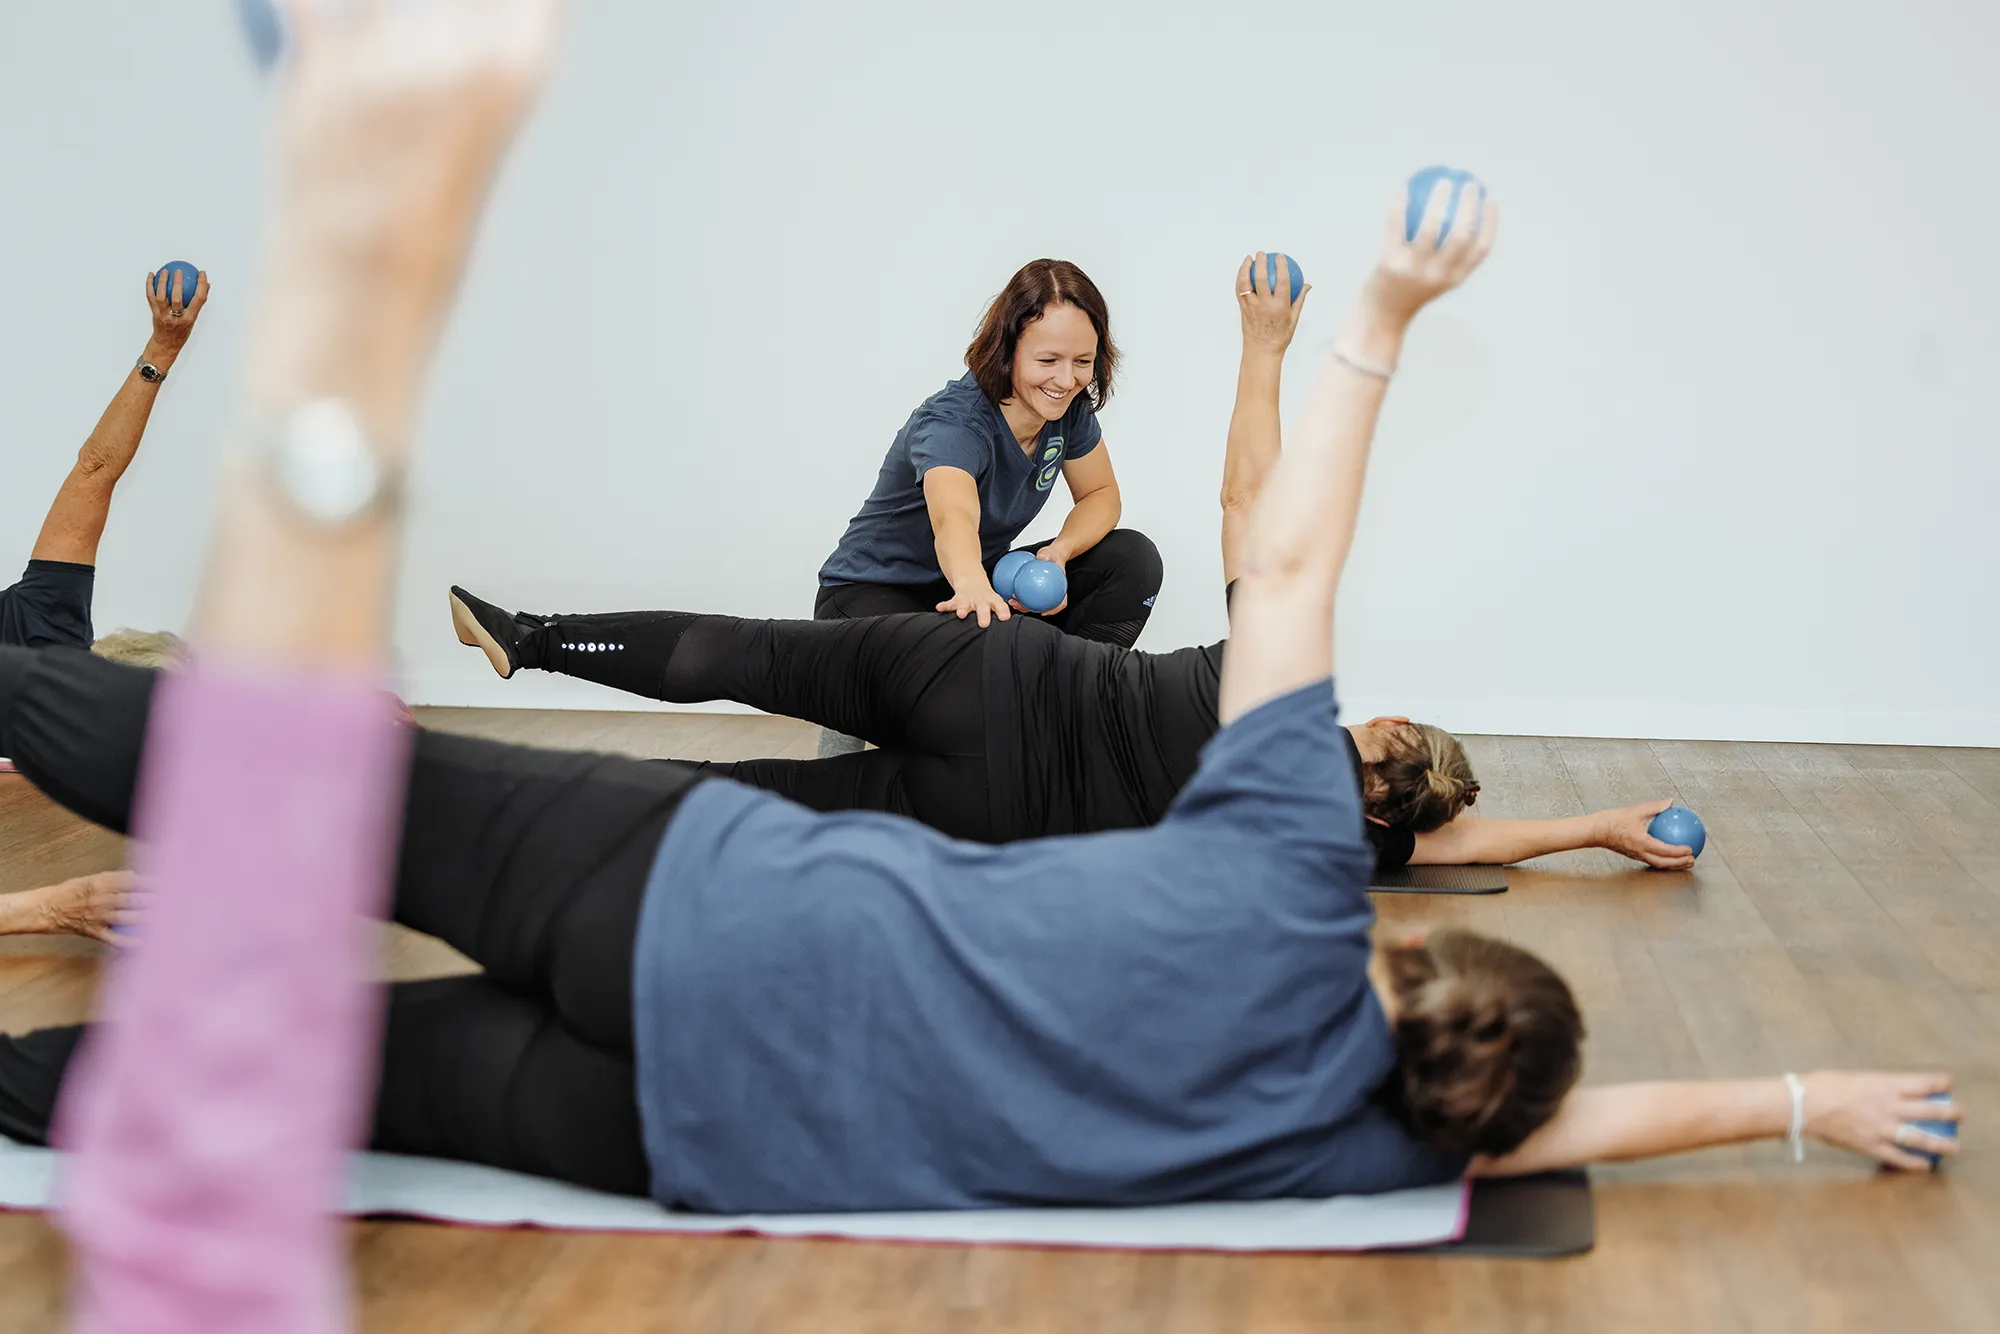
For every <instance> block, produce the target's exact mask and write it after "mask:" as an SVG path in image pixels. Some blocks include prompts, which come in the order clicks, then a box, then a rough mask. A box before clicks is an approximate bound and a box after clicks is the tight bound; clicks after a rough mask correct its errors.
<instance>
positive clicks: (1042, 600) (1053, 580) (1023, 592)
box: [1014, 560, 1069, 612]
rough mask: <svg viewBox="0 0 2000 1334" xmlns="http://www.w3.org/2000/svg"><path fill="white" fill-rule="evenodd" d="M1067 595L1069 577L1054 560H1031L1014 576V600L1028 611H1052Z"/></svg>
mask: <svg viewBox="0 0 2000 1334" xmlns="http://www.w3.org/2000/svg"><path fill="white" fill-rule="evenodd" d="M1068 596H1069V577H1068V576H1067V575H1065V574H1064V573H1063V572H1062V566H1060V565H1058V564H1056V563H1055V562H1054V561H1048V560H1031V561H1029V562H1028V563H1027V564H1026V565H1023V566H1022V567H1021V572H1020V573H1019V574H1017V575H1015V576H1014V601H1016V602H1018V603H1020V604H1021V605H1022V606H1024V607H1026V608H1027V609H1028V610H1029V611H1033V612H1044V611H1054V610H1055V609H1056V608H1057V607H1060V606H1061V605H1062V601H1063V599H1064V598H1066V597H1068Z"/></svg>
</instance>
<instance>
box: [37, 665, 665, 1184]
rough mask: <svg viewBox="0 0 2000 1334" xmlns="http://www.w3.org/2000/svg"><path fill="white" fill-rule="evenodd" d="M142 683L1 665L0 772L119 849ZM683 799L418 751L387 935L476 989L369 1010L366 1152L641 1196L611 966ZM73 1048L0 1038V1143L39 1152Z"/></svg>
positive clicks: (628, 1034) (617, 984)
mask: <svg viewBox="0 0 2000 1334" xmlns="http://www.w3.org/2000/svg"><path fill="white" fill-rule="evenodd" d="M154 679H155V674H154V673H153V672H150V671H146V670H143V669H139V668H133V667H121V666H118V665H116V664H113V663H108V662H105V661H103V660H102V659H99V658H95V657H92V656H91V655H89V654H87V653H79V652H73V651H70V650H63V649H47V650H40V651H35V652H30V651H26V650H20V649H0V753H5V754H7V755H9V756H10V757H11V758H12V759H13V760H14V762H15V763H16V764H17V765H18V766H19V767H20V769H21V772H22V773H24V774H26V775H27V776H28V777H29V778H30V779H32V780H33V781H34V782H35V784H36V785H37V786H38V787H40V788H41V789H42V790H43V791H44V792H46V793H47V794H48V795H49V796H51V797H52V798H54V799H55V800H57V801H59V802H61V803H63V804H64V805H66V806H68V807H69V808H70V809H72V810H74V811H76V812H77V813H78V814H80V815H83V816H85V817H87V818H89V819H92V820H95V821H96V822H98V823H100V824H103V825H106V826H107V827H109V828H112V829H116V830H120V831H124V830H126V829H128V828H129V823H130V815H131V805H132V789H133V784H134V779H135V776H136V774H137V771H138V760H139V753H140V750H141V746H142V742H143V739H144V735H145V726H146V720H147V716H148V713H149V712H150V708H151V699H152V690H153V684H154ZM700 778H701V773H700V770H699V769H698V768H697V767H696V766H693V765H684V764H678V763H675V762H671V761H650V762H649V761H641V760H629V759H622V758H618V757H613V756H604V755H587V754H575V753H569V752H562V751H543V750H531V749H528V748H526V747H521V746H509V745H504V744H501V743H498V742H493V741H483V740H478V739H475V738H470V737H457V736H447V735H443V734H439V733H435V732H423V731H420V732H419V733H418V735H417V743H416V746H415V748H414V755H413V759H412V764H411V771H410V782H409V787H408V796H407V799H406V802H405V807H404V829H403V839H402V847H401V852H400V855H399V861H398V867H397V875H396V892H395V909H394V916H395V919H396V920H397V921H399V922H402V923H403V924H405V925H407V926H410V927H413V928H415V929H416V930H419V931H424V932H428V933H429V934H431V935H434V936H437V937H439V938H440V939H442V940H444V941H445V942H446V943H447V944H450V945H452V946H453V947H454V948H456V949H458V950H459V951H460V952H461V953H464V954H465V955H467V956H469V957H470V958H472V959H473V960H474V961H475V962H477V963H479V964H481V965H482V966H483V967H484V968H485V970H486V971H485V972H484V973H483V974H482V975H480V976H477V977H462V978H445V979H438V980H434V981H428V982H414V983H399V984H397V985H395V986H392V987H391V988H390V989H389V991H390V995H389V1006H388V1027H387V1030H386V1032H385V1035H384V1039H383V1047H382V1067H381V1079H380V1082H379V1085H378V1091H377V1095H376V1102H375V1118H374V1130H373V1134H372V1137H371V1141H372V1143H373V1145H374V1147H376V1148H379V1149H385V1150H390V1151H394V1152H398V1153H415V1154H426V1155H430V1156H434V1157H443V1158H458V1159H463V1160H465V1161H468V1162H476V1163H486V1164H490V1165H492V1166H495V1167H505V1168H510V1169H512V1170H515V1171H520V1172H530V1173H534V1174H536V1175H539V1176H547V1177H554V1178H556V1179H559V1180H563V1181H571V1182H575V1183H577V1184H579V1185H585V1186H592V1187H595V1188H597V1189H600V1190H609V1191H616V1192H619V1193H623V1194H629V1195H643V1194H645V1193H647V1189H648V1185H649V1173H648V1170H647V1166H646V1157H645V1151H644V1147H643V1139H642V1137H641V1134H640V1127H639V1110H638V1098H637V1092H636V1088H635V1085H634V1082H633V1051H632V1041H633V1036H632V951H633V944H634V940H635V937H636V934H637V928H638V919H639V910H640V906H641V904H642V902H643V900H644V896H645V889H646V879H647V875H648V873H649V871H650V870H651V867H652V862H653V858H654V854H655V852H656V851H657V849H658V846H659V843H660V840H661V838H662V836H663V835H664V833H665V831H666V828H667V825H668V823H669V822H670V821H671V820H672V818H673V815H674V812H675V810H676V809H677V808H678V807H679V805H680V802H681V800H682V798H683V797H684V796H685V795H686V794H687V792H688V790H689V789H690V788H692V787H693V786H694V784H695V783H696V782H698V781H700ZM80 1032H81V1030H79V1029H76V1028H69V1029H49V1030H44V1031H42V1032H39V1033H31V1034H29V1035H28V1036H26V1037H22V1038H6V1039H0V1131H4V1132H5V1133H7V1134H9V1135H11V1136H13V1137H14V1138H16V1139H22V1140H27V1141H30V1142H42V1141H43V1140H44V1139H45V1137H46V1135H47V1133H48V1124H49V1117H50V1115H51V1113H52V1111H53V1108H54V1104H55V1095H56V1092H57V1091H58V1089H59V1088H60V1085H61V1078H62V1072H63V1069H64V1068H65V1067H66V1066H67V1063H68V1059H69V1054H70V1052H71V1051H72V1050H73V1049H74V1048H75V1046H76V1043H77V1040H78V1036H79V1034H80Z"/></svg>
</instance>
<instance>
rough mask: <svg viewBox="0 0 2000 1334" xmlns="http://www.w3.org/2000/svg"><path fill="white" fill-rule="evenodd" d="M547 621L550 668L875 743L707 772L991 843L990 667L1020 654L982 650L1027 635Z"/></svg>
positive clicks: (703, 619)
mask: <svg viewBox="0 0 2000 1334" xmlns="http://www.w3.org/2000/svg"><path fill="white" fill-rule="evenodd" d="M546 619H548V620H550V621H552V622H553V623H552V624H551V625H549V627H548V629H547V632H546V636H545V639H546V642H545V644H544V646H543V649H542V655H541V660H542V664H543V667H544V669H545V670H548V671H552V672H560V673H562V674H563V675H566V676H574V677H578V678H580V679H582V680H585V681H595V682H597V683H598V684H599V685H606V686H611V687H613V688H614V689H617V690H623V691H626V692H628V693H630V694H634V695H643V696H645V697H646V698H648V699H661V700H671V701H673V702H675V703H680V704H699V703H702V702H704V701H707V700H717V699H728V700H735V701H736V702H737V703H739V704H748V705H750V706H751V707H753V708H757V709H762V710H764V711H765V712H766V713H775V714H780V715H783V716H786V717H792V718H803V719H805V720H806V721H807V722H812V723H818V724H819V725H821V726H822V727H830V728H832V729H833V730H835V731H837V732H844V733H846V734H848V735H850V736H857V737H860V738H861V739H862V740H864V741H870V742H873V743H874V744H875V745H876V746H878V747H880V749H877V750H867V751H861V752H858V753H856V754H852V755H837V756H833V757H830V758H827V759H818V760H776V759H771V760H744V761H742V762H740V763H736V764H727V765H709V766H704V768H705V769H706V771H707V772H710V773H719V774H721V775H723V776H725V777H729V778H734V779H736V780H737V781H738V782H743V783H749V784H751V785H753V786H756V787H761V788H764V789H766V790H768V791H772V792H777V793H780V794H782V795H783V796H786V797H789V798H791V799H792V800H793V801H796V802H798V803H800V804H801V805H804V806H809V807H811V808H812V809H814V810H820V811H844V810H874V811H892V812H894V813H896V814H898V815H907V816H910V817H911V818H912V819H915V820H919V821H921V822H923V823H924V824H927V825H929V826H931V827H932V828H933V829H939V830H942V831H944V832H945V833H947V834H951V835H953V836H954V837H957V838H974V839H985V840H989V841H990V840H992V839H993V838H994V830H993V818H992V812H991V801H990V797H991V789H990V779H989V776H988V771H987V762H986V756H987V711H986V691H987V681H986V671H987V663H988V662H989V661H991V662H993V663H997V664H1001V665H1002V667H1001V668H999V669H1004V664H1005V663H1008V662H1011V661H1012V657H1011V655H1009V654H1007V653H1005V652H1001V653H997V654H989V653H987V652H986V648H987V636H991V635H1001V634H1003V633H1021V632H1022V631H1023V630H1028V631H1030V632H1033V631H1034V628H1033V627H1025V626H1023V627H1016V628H1011V629H1010V626H995V627H992V628H990V629H987V630H981V629H980V628H979V624H978V622H976V621H974V620H972V619H970V618H968V619H966V620H963V621H961V620H958V619H956V618H954V617H950V616H940V615H938V614H937V613H936V612H923V613H917V614H905V615H901V616H878V617H874V618H871V619H867V620H842V621H828V620H819V621H758V620H746V619H743V618H741V617H736V616H702V615H696V614H694V613H691V612H674V611H635V612H610V613H606V614H602V615H595V616H561V617H552V618H546ZM1040 633H1043V634H1046V633H1047V631H1045V630H1044V631H1040ZM999 688H1002V689H1005V688H1008V687H1007V686H1006V685H1005V683H1004V682H1002V683H1001V684H1000V686H999ZM1009 716H1013V715H1012V714H1011V713H1010V714H1009Z"/></svg>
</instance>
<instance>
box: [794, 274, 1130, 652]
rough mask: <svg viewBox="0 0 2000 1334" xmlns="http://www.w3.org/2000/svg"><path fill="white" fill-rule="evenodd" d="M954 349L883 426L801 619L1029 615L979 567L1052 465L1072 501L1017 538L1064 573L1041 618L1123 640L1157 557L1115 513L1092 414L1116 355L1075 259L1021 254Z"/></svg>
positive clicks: (1042, 493) (1027, 510)
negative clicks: (935, 378) (1037, 539)
mask: <svg viewBox="0 0 2000 1334" xmlns="http://www.w3.org/2000/svg"><path fill="white" fill-rule="evenodd" d="M965 362H966V366H967V368H968V369H967V371H966V373H965V374H964V375H963V376H961V377H960V378H958V379H957V380H954V381H952V382H951V383H950V384H948V385H946V386H945V387H944V388H943V389H940V390H939V391H938V392H937V393H935V394H932V395H931V396H930V397H929V398H927V399H925V400H924V402H923V403H922V405H921V406H919V407H918V408H917V410H916V411H915V412H913V413H911V414H910V419H909V421H907V422H906V423H904V425H903V429H902V430H901V431H899V432H897V433H896V439H895V441H894V443H892V444H891V445H890V446H889V454H888V457H887V458H885V459H884V460H883V461H882V470H881V473H880V474H879V475H878V476H877V477H876V479H875V489H874V491H873V492H871V493H870V494H869V497H868V499H867V501H866V502H865V503H863V505H862V506H861V510H860V512H859V513H857V514H856V515H855V516H854V518H853V519H851V520H850V521H849V522H848V525H847V532H846V533H845V534H844V535H843V536H842V537H841V539H840V545H839V546H838V547H836V548H835V549H834V552H833V554H832V555H831V556H829V557H828V558H827V561H826V564H825V565H823V566H821V567H820V572H819V582H820V589H819V596H818V597H817V598H816V599H815V601H814V604H813V615H814V617H815V618H816V619H819V620H842V619H845V618H847V617H851V616H886V615H893V614H895V613H898V612H913V611H933V610H935V611H949V612H953V613H956V614H957V615H958V616H959V617H960V618H961V619H963V618H964V617H967V616H974V617H977V618H978V621H979V624H981V625H982V626H983V625H987V624H990V623H991V622H992V621H993V620H994V619H999V620H1003V621H1004V620H1006V619H1008V617H1009V616H1010V615H1012V614H1014V613H1015V612H1022V613H1024V614H1031V613H1026V609H1025V608H1023V607H1021V606H1019V604H1011V605H1010V604H1009V602H1008V601H1007V600H1006V599H1003V598H1002V597H1001V596H1000V595H999V594H998V593H996V592H994V591H993V584H992V579H991V575H992V570H993V565H994V562H995V561H997V560H999V559H1000V557H1002V556H1004V555H1006V554H1007V551H1008V550H1009V548H1010V547H1012V545H1013V544H1014V542H1015V541H1016V540H1017V539H1018V538H1019V537H1020V535H1021V531H1022V530H1023V529H1025V528H1026V527H1027V526H1028V525H1029V524H1030V523H1032V522H1033V521H1034V519H1035V516H1036V515H1038V514H1040V513H1041V512H1042V507H1043V506H1044V505H1045V504H1047V503H1048V499H1049V493H1050V491H1051V490H1052V488H1053V487H1054V485H1055V480H1056V477H1057V475H1058V474H1060V475H1061V477H1062V479H1063V481H1064V483H1065V484H1067V485H1068V487H1069V492H1070V497H1071V498H1072V499H1073V500H1074V501H1075V508H1073V509H1072V510H1071V511H1070V514H1069V517H1068V519H1066V520H1065V521H1064V523H1063V526H1062V530H1061V531H1060V532H1058V533H1057V534H1056V535H1055V537H1054V538H1052V539H1050V540H1049V541H1047V542H1044V543H1041V544H1039V545H1037V546H1034V547H1032V548H1025V549H1028V550H1032V551H1033V552H1034V553H1035V554H1036V555H1037V556H1038V557H1040V558H1041V559H1043V560H1048V561H1053V562H1055V563H1056V564H1057V565H1060V566H1062V567H1063V570H1064V573H1065V574H1066V575H1067V576H1068V579H1069V597H1068V599H1067V600H1066V601H1065V602H1063V603H1061V604H1060V605H1058V606H1057V607H1056V608H1055V609H1054V610H1052V611H1050V612H1049V613H1047V617H1046V619H1047V620H1049V621H1050V622H1052V623H1053V624H1054V625H1055V626H1056V627H1057V628H1059V629H1061V630H1063V631H1064V632H1066V633H1068V634H1073V635H1077V636H1079V637H1080V638H1083V639H1095V640H1100V641H1103V642H1105V643H1110V644H1118V645H1120V646H1122V647H1126V648H1129V647H1131V645H1132V643H1133V641H1134V640H1136V639H1138V637H1139V632H1140V630H1142V629H1144V628H1145V624H1146V618H1147V617H1148V616H1149V615H1151V614H1152V610H1153V598H1154V596H1155V595H1156V594H1158V593H1159V591H1160V575H1161V567H1160V554H1159V552H1158V551H1157V550H1156V549H1155V548H1154V546H1153V544H1152V542H1151V541H1150V540H1149V539H1148V538H1147V537H1146V536H1145V535H1144V534H1143V533H1139V532H1135V531H1133V530H1132V529H1129V528H1119V527H1118V526H1117V524H1118V516H1119V510H1120V500H1119V495H1118V479H1117V477H1116V475H1115V474H1113V472H1112V471H1111V457H1110V453H1109V451H1108V450H1107V449H1106V447H1105V445H1104V443H1103V432H1102V431H1101V430H1100V429H1099V427H1098V424H1097V412H1098V409H1100V408H1102V407H1103V406H1104V404H1105V402H1106V401H1107V400H1108V399H1109V398H1110V397H1111V377H1112V372H1113V370H1114V369H1115V368H1116V366H1117V362H1118V349H1117V346H1116V345H1115V344H1114V343H1113V342H1112V341H1111V321H1110V316H1109V314H1108V313H1107V312H1106V310H1105V304H1104V297H1103V295H1102V294H1101V293H1100V292H1099V291H1098V290H1097V285H1096V284H1095V283H1093V282H1091V281H1090V279H1089V278H1088V277H1086V276H1085V275H1084V272H1083V270H1081V269H1079V268H1077V267H1076V265H1074V264H1071V263H1069V262H1068V261H1066V260H1057V259H1038V260H1035V261H1034V262H1033V263H1030V264H1028V265H1026V266H1025V267H1023V268H1022V269H1021V270H1020V272H1018V273H1016V274H1015V275H1014V276H1013V277H1012V278H1010V279H1008V281H1007V286H1006V288H1005V289H1004V290H1002V291H1001V293H1000V295H999V296H997V297H995V298H994V299H993V302H992V304H991V305H989V306H988V307H987V308H986V314H985V317H984V318H983V319H982V320H981V321H980V324H979V330H978V332H977V333H976V334H974V336H973V339H972V346H971V347H969V348H967V349H966V353H965Z"/></svg>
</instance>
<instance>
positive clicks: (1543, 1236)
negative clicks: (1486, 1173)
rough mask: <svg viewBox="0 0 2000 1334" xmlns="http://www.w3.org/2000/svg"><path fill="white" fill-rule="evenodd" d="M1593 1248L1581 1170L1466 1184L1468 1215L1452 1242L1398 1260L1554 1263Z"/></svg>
mask: <svg viewBox="0 0 2000 1334" xmlns="http://www.w3.org/2000/svg"><path fill="white" fill-rule="evenodd" d="M1596 1244H1597V1206H1596V1205H1595V1204H1594V1203H1593V1202H1592V1201H1591V1198H1590V1174H1589V1173H1588V1172H1585V1171H1584V1170H1582V1169H1581V1168H1578V1169H1576V1170H1574V1171H1569V1172H1548V1173H1545V1174H1543V1175H1541V1176H1532V1177H1511V1178H1507V1179H1504V1180H1495V1181H1475V1182H1473V1183H1472V1211H1471V1215H1470V1216H1469V1217H1468V1218H1467V1219H1466V1224H1465V1235H1464V1236H1463V1237H1460V1238H1459V1239H1458V1240H1457V1241H1447V1242H1443V1243H1441V1244H1439V1245H1436V1246H1421V1247H1417V1248H1416V1249H1414V1250H1408V1251H1402V1252H1398V1254H1403V1255H1498V1256H1503V1257H1509V1258H1512V1259H1517V1260H1554V1259H1559V1258H1561V1257H1562V1256H1565V1255H1582V1254H1583V1253H1585V1252H1586V1251H1588V1250H1590V1248H1591V1247H1593V1246H1595V1245H1596Z"/></svg>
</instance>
